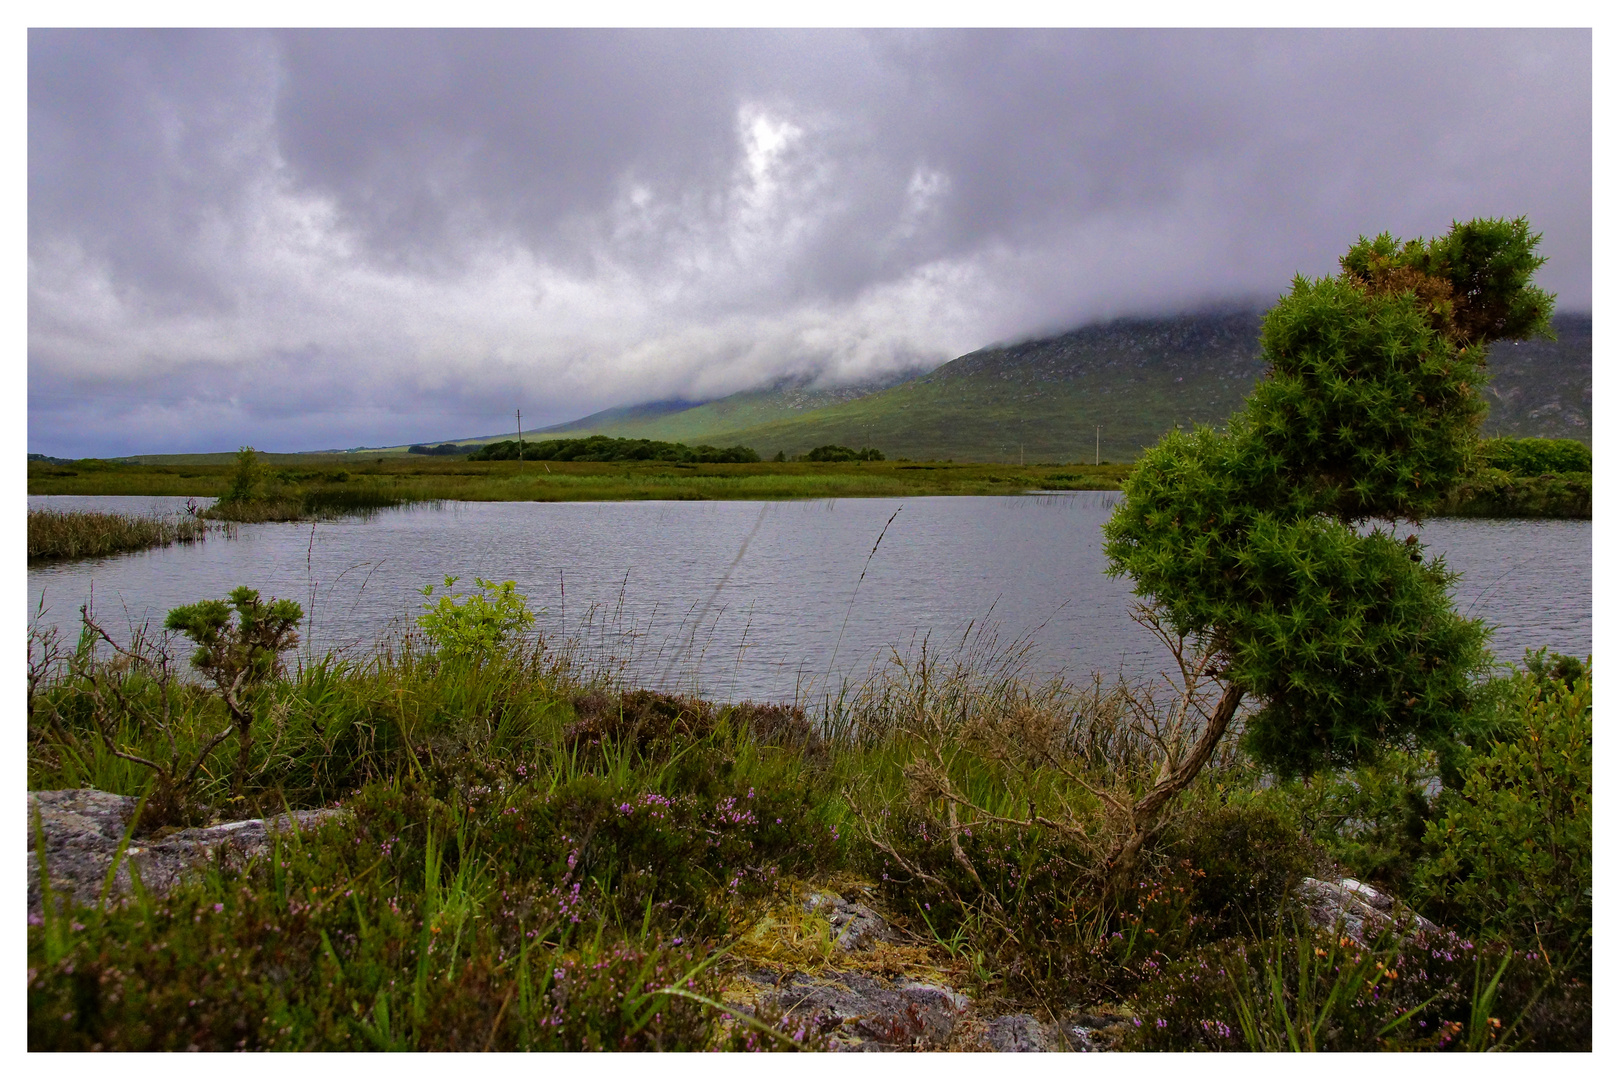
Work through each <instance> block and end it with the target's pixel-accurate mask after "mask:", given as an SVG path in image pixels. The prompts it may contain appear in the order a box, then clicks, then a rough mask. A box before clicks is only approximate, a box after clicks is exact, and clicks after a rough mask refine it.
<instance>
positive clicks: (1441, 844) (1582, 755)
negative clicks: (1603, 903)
mask: <svg viewBox="0 0 1620 1080" xmlns="http://www.w3.org/2000/svg"><path fill="white" fill-rule="evenodd" d="M1537 660H1538V663H1537V665H1536V666H1537V667H1538V668H1539V670H1531V671H1528V672H1526V673H1525V674H1523V675H1521V676H1520V677H1519V678H1518V680H1517V689H1518V695H1519V697H1518V708H1517V709H1516V710H1515V712H1516V714H1517V715H1518V716H1519V717H1520V718H1521V720H1520V726H1519V728H1518V730H1517V731H1516V732H1513V733H1512V734H1511V735H1509V736H1508V737H1505V738H1503V739H1500V740H1498V741H1494V742H1492V743H1491V744H1490V746H1489V747H1488V748H1485V749H1483V750H1481V751H1480V752H1479V753H1478V754H1477V755H1476V756H1475V757H1474V758H1473V759H1472V760H1471V761H1470V762H1469V763H1468V765H1467V766H1466V768H1465V769H1464V772H1463V785H1462V790H1461V792H1460V793H1459V795H1460V797H1458V798H1454V799H1452V800H1450V801H1449V802H1448V804H1447V806H1446V809H1445V812H1444V814H1443V815H1441V816H1440V817H1438V819H1436V820H1433V821H1431V822H1429V824H1428V831H1427V833H1426V835H1425V840H1426V842H1427V843H1428V844H1429V845H1430V846H1431V847H1432V848H1433V849H1434V851H1435V855H1434V858H1433V859H1432V860H1431V861H1429V862H1426V863H1424V864H1423V865H1422V866H1420V867H1418V869H1417V871H1416V873H1415V874H1414V884H1415V886H1416V892H1415V894H1414V899H1415V900H1416V901H1417V902H1419V903H1420V904H1422V905H1424V907H1425V910H1427V911H1430V912H1431V913H1432V914H1433V915H1434V916H1436V917H1438V918H1441V919H1444V920H1446V921H1448V922H1450V923H1451V924H1452V925H1456V926H1461V927H1468V928H1470V929H1477V930H1478V931H1479V932H1481V933H1485V934H1489V935H1491V936H1501V937H1505V938H1507V939H1509V940H1512V941H1515V942H1532V941H1533V942H1536V943H1537V948H1538V949H1539V950H1540V951H1541V952H1543V953H1551V954H1553V955H1555V956H1557V957H1559V958H1561V959H1563V960H1566V961H1572V962H1575V963H1580V962H1583V961H1584V960H1585V958H1586V957H1588V956H1589V955H1590V948H1591V938H1592V676H1591V670H1590V668H1589V667H1586V666H1582V667H1580V668H1577V669H1576V670H1574V671H1571V670H1570V667H1569V664H1568V663H1567V661H1568V660H1569V658H1567V657H1562V658H1555V659H1554V661H1552V662H1548V661H1545V660H1542V659H1540V658H1539V657H1538V658H1537ZM1566 679H1568V680H1569V681H1568V682H1566V681H1565V680H1566Z"/></svg>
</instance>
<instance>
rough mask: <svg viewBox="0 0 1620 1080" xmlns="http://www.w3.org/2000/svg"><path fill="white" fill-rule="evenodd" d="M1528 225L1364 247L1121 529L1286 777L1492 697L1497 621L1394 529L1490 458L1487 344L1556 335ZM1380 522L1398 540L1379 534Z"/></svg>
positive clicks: (1473, 226) (1182, 438)
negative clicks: (1462, 598)
mask: <svg viewBox="0 0 1620 1080" xmlns="http://www.w3.org/2000/svg"><path fill="white" fill-rule="evenodd" d="M1538 240H1539V237H1536V236H1532V235H1531V234H1530V233H1529V232H1528V228H1527V226H1526V225H1525V223H1524V222H1523V221H1522V220H1519V221H1515V222H1501V221H1474V222H1469V223H1467V224H1462V225H1456V226H1454V227H1453V229H1452V231H1451V233H1450V234H1448V235H1447V236H1445V237H1442V238H1439V239H1436V240H1433V241H1430V242H1428V243H1424V242H1422V241H1411V242H1408V243H1406V244H1404V245H1403V244H1400V243H1398V242H1396V241H1395V240H1393V239H1392V238H1390V237H1389V236H1388V235H1387V234H1386V235H1383V236H1380V237H1378V238H1377V239H1375V240H1366V239H1365V238H1363V239H1362V240H1361V241H1360V242H1359V243H1357V244H1356V245H1355V246H1354V247H1353V248H1352V249H1351V251H1350V252H1349V254H1347V255H1346V256H1345V257H1344V259H1343V260H1342V261H1341V262H1342V266H1343V272H1342V273H1341V274H1340V275H1339V276H1338V277H1336V278H1324V279H1320V280H1315V281H1312V280H1306V279H1304V278H1298V279H1296V280H1295V282H1294V285H1293V289H1292V290H1291V292H1290V293H1289V294H1288V295H1286V296H1284V297H1283V298H1282V300H1281V301H1280V302H1279V303H1278V304H1277V306H1276V307H1274V308H1273V309H1272V310H1271V311H1270V312H1269V313H1267V315H1266V317H1265V321H1264V325H1263V329H1262V333H1261V346H1262V351H1263V355H1264V358H1265V360H1266V361H1267V362H1268V364H1269V366H1270V375H1269V376H1268V378H1266V379H1265V380H1264V381H1263V382H1262V383H1261V384H1260V385H1259V386H1257V387H1256V388H1255V390H1254V392H1253V393H1252V394H1251V395H1250V397H1249V399H1248V401H1247V403H1246V404H1245V406H1244V408H1243V410H1242V411H1240V412H1239V413H1238V414H1237V415H1235V416H1234V417H1233V418H1232V421H1231V423H1230V425H1229V428H1228V430H1227V431H1226V432H1224V433H1220V434H1217V433H1216V432H1214V431H1212V430H1210V429H1207V428H1198V429H1195V430H1193V431H1191V432H1185V433H1184V432H1172V433H1171V434H1169V435H1167V436H1166V437H1165V438H1164V439H1163V440H1162V441H1161V442H1160V443H1159V444H1158V445H1157V446H1155V447H1154V448H1153V449H1151V450H1149V451H1148V452H1147V453H1146V454H1145V455H1144V456H1143V458H1142V459H1141V461H1140V463H1139V464H1138V467H1137V469H1136V471H1135V472H1133V473H1132V474H1131V477H1130V478H1129V479H1128V480H1127V481H1126V484H1125V499H1124V501H1123V502H1122V504H1121V505H1120V507H1119V508H1118V509H1117V510H1116V511H1115V513H1114V516H1113V517H1112V518H1111V519H1110V521H1109V522H1108V525H1107V526H1106V528H1105V537H1106V551H1107V554H1108V557H1109V572H1110V573H1111V574H1115V575H1121V574H1123V575H1128V576H1130V577H1132V578H1133V579H1135V582H1136V592H1137V594H1138V595H1140V596H1143V597H1145V598H1147V599H1149V600H1150V601H1151V602H1152V603H1153V604H1155V605H1156V606H1157V607H1158V609H1159V610H1160V611H1161V612H1162V613H1163V614H1164V615H1165V616H1166V617H1167V620H1168V622H1169V623H1170V624H1171V625H1172V626H1173V628H1174V629H1175V630H1176V631H1177V632H1178V633H1186V634H1191V635H1193V636H1195V637H1197V638H1200V639H1203V640H1205V641H1207V642H1208V643H1210V644H1211V645H1212V646H1213V647H1214V649H1215V651H1216V655H1217V661H1216V670H1218V671H1219V672H1220V673H1221V674H1222V675H1223V676H1224V678H1225V679H1226V680H1227V682H1228V683H1229V685H1232V686H1235V687H1237V688H1239V689H1241V690H1243V691H1244V693H1245V694H1247V695H1249V696H1250V697H1252V698H1254V699H1257V701H1258V703H1259V709H1258V711H1257V712H1256V713H1255V714H1254V715H1252V716H1251V717H1249V718H1248V720H1247V721H1246V724H1245V741H1246V746H1247V747H1248V748H1249V750H1250V751H1251V752H1252V753H1254V754H1255V755H1256V756H1257V757H1258V758H1259V759H1260V760H1261V761H1262V762H1263V763H1265V764H1267V765H1269V766H1271V767H1273V768H1276V769H1278V770H1280V771H1283V772H1299V771H1312V770H1315V769H1317V768H1320V767H1322V766H1325V765H1353V764H1356V763H1358V762H1364V761H1369V760H1371V759H1372V758H1373V757H1375V756H1376V755H1377V753H1378V752H1380V750H1381V749H1382V748H1384V747H1386V746H1389V745H1392V744H1396V743H1399V742H1400V741H1402V740H1404V739H1411V738H1416V739H1417V740H1419V741H1420V742H1427V743H1439V742H1443V741H1445V740H1446V739H1447V738H1448V737H1449V732H1451V731H1452V730H1453V728H1454V727H1455V726H1456V725H1457V723H1458V722H1459V718H1460V717H1462V716H1464V715H1465V714H1466V713H1467V712H1468V711H1469V710H1470V709H1471V708H1472V706H1473V703H1474V701H1475V697H1476V693H1477V690H1476V686H1477V683H1478V679H1479V676H1480V675H1481V673H1482V672H1483V670H1484V668H1485V665H1486V663H1487V654H1486V652H1485V648H1484V643H1485V628H1484V627H1483V625H1482V624H1481V623H1479V622H1478V621H1477V620H1468V619H1464V618H1462V617H1460V616H1459V615H1458V614H1457V613H1456V612H1455V611H1454V610H1453V609H1452V606H1451V601H1450V596H1449V589H1450V586H1451V584H1452V582H1453V581H1454V580H1455V579H1454V576H1453V575H1452V574H1450V573H1449V572H1448V571H1447V570H1446V568H1445V566H1444V564H1443V563H1442V562H1441V561H1440V560H1439V559H1432V560H1428V561H1425V560H1424V558H1423V551H1422V547H1421V545H1419V544H1418V543H1417V540H1416V538H1415V536H1410V537H1407V538H1406V540H1405V541H1402V540H1400V539H1398V538H1397V535H1396V533H1395V531H1394V529H1393V523H1394V522H1396V521H1398V520H1399V519H1410V520H1416V519H1418V518H1420V517H1421V516H1422V515H1423V514H1425V513H1429V512H1432V511H1433V510H1434V509H1435V508H1436V507H1437V506H1439V505H1441V503H1442V502H1443V500H1444V499H1445V498H1446V496H1447V495H1448V494H1449V493H1450V491H1451V490H1452V489H1453V488H1455V487H1456V485H1457V484H1458V483H1459V482H1460V481H1461V480H1462V479H1463V478H1464V477H1465V476H1466V475H1468V473H1469V472H1470V471H1471V469H1472V467H1473V464H1474V462H1475V460H1476V459H1477V457H1478V427H1479V422H1480V419H1481V417H1482V416H1483V414H1484V411H1485V406H1484V404H1483V402H1482V400H1481V398H1480V396H1479V393H1478V387H1479V386H1480V385H1481V384H1482V382H1483V380H1484V355H1485V349H1486V346H1487V345H1489V343H1490V342H1491V341H1493V340H1496V339H1498V338H1501V337H1503V336H1508V335H1527V334H1533V333H1545V332H1547V327H1548V319H1549V317H1550V315H1551V299H1550V297H1548V296H1547V295H1546V294H1545V293H1543V292H1541V291H1540V290H1538V289H1535V288H1534V287H1532V286H1530V285H1529V284H1528V278H1529V275H1530V273H1532V272H1533V271H1534V270H1535V268H1536V267H1538V266H1539V265H1540V264H1541V261H1542V260H1541V259H1540V257H1539V256H1536V255H1535V254H1534V249H1535V246H1536V243H1537V242H1538ZM1372 518H1379V519H1383V520H1386V521H1389V522H1391V523H1392V524H1391V528H1390V529H1389V530H1388V531H1386V530H1384V529H1376V528H1374V529H1366V528H1364V527H1363V528H1358V526H1360V525H1362V523H1364V522H1365V521H1367V520H1368V519H1372Z"/></svg>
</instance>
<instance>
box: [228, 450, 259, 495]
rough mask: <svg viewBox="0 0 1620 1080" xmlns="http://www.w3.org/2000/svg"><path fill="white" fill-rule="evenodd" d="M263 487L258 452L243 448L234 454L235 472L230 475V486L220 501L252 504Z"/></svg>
mask: <svg viewBox="0 0 1620 1080" xmlns="http://www.w3.org/2000/svg"><path fill="white" fill-rule="evenodd" d="M263 485H264V466H263V465H262V464H260V462H259V455H258V452H257V451H255V450H254V449H253V447H251V446H244V447H242V448H241V449H240V450H238V451H237V452H236V470H235V471H234V472H232V473H231V486H230V489H229V490H228V491H226V493H225V497H224V498H223V499H221V500H220V501H221V502H228V503H245V502H252V501H253V500H254V499H256V498H258V496H259V489H260V488H261V487H263Z"/></svg>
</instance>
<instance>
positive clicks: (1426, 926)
mask: <svg viewBox="0 0 1620 1080" xmlns="http://www.w3.org/2000/svg"><path fill="white" fill-rule="evenodd" d="M1296 895H1297V897H1298V899H1299V902H1300V905H1301V907H1302V908H1303V909H1304V911H1305V917H1306V919H1307V920H1308V921H1309V922H1310V924H1311V925H1312V926H1316V927H1320V928H1322V929H1324V930H1331V929H1334V928H1339V929H1340V930H1342V932H1343V933H1344V935H1345V936H1346V937H1349V938H1350V939H1351V940H1353V941H1356V942H1358V943H1360V944H1362V945H1365V944H1367V943H1369V942H1370V941H1374V940H1376V939H1377V938H1378V936H1379V935H1380V934H1382V933H1383V932H1384V931H1385V930H1391V931H1393V932H1394V933H1396V934H1397V935H1400V934H1402V932H1403V931H1409V930H1415V931H1417V932H1419V933H1424V934H1432V933H1435V932H1437V931H1439V929H1440V928H1439V927H1438V926H1436V925H1435V924H1434V923H1432V922H1430V921H1429V920H1428V919H1425V918H1424V917H1423V916H1421V915H1419V914H1417V913H1416V912H1415V911H1412V910H1410V909H1408V908H1407V907H1406V906H1405V905H1404V904H1401V903H1400V902H1399V901H1397V900H1396V899H1395V898H1394V897H1391V896H1387V895H1385V894H1384V893H1381V892H1379V891H1378V890H1377V889H1375V888H1373V887H1372V886H1371V885H1368V884H1366V883H1364V882H1360V881H1357V880H1356V879H1355V878H1341V879H1340V880H1339V881H1337V882H1332V881H1322V880H1321V879H1319V878H1306V879H1304V880H1303V881H1301V882H1300V883H1299V889H1298V890H1297V893H1296Z"/></svg>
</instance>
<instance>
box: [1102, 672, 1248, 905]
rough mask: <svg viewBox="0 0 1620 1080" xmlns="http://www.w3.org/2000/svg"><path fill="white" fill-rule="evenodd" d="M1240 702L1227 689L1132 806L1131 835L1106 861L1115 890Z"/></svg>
mask: <svg viewBox="0 0 1620 1080" xmlns="http://www.w3.org/2000/svg"><path fill="white" fill-rule="evenodd" d="M1242 700H1243V690H1242V689H1241V688H1240V687H1237V686H1231V685H1229V686H1227V688H1226V692H1225V693H1223V694H1222V695H1221V700H1220V701H1219V702H1217V703H1216V705H1215V712H1214V714H1213V715H1212V716H1211V717H1210V718H1209V724H1208V725H1207V726H1206V727H1205V728H1204V732H1203V734H1202V735H1200V736H1199V737H1198V741H1197V742H1196V743H1194V744H1193V745H1192V748H1191V749H1190V750H1188V752H1187V753H1186V754H1184V755H1182V758H1181V760H1180V761H1178V762H1175V763H1174V764H1172V763H1171V762H1169V761H1166V762H1165V767H1164V768H1163V769H1161V770H1160V771H1159V778H1158V780H1157V781H1155V782H1154V785H1153V786H1152V787H1151V788H1149V789H1148V791H1147V794H1145V795H1143V796H1142V797H1141V798H1140V799H1138V800H1137V801H1136V804H1135V805H1134V806H1132V807H1131V831H1130V834H1129V835H1127V836H1126V837H1125V838H1124V839H1123V840H1121V841H1120V842H1119V844H1118V845H1117V846H1116V847H1115V849H1114V852H1113V854H1112V855H1111V856H1110V857H1109V859H1108V870H1109V879H1110V883H1111V885H1112V887H1113V888H1114V889H1116V890H1117V889H1120V888H1123V887H1128V886H1129V885H1130V881H1131V878H1132V877H1133V876H1135V874H1136V864H1137V859H1138V857H1139V856H1140V855H1141V853H1142V845H1143V844H1144V843H1146V842H1147V838H1148V837H1149V836H1151V835H1152V834H1153V830H1154V828H1155V827H1156V826H1157V825H1158V823H1159V817H1160V816H1161V815H1162V814H1163V813H1164V809H1165V807H1166V806H1168V805H1169V804H1170V800H1171V799H1173V798H1175V797H1176V796H1177V795H1179V794H1180V793H1181V792H1182V791H1183V790H1184V789H1185V788H1186V787H1187V786H1188V785H1189V784H1191V783H1192V782H1193V780H1195V779H1196V778H1197V777H1198V774H1199V772H1201V771H1202V770H1203V768H1204V766H1205V765H1207V764H1209V759H1210V758H1211V757H1213V756H1214V755H1215V748H1216V747H1217V746H1219V745H1220V741H1221V737H1222V736H1224V735H1225V734H1226V729H1227V727H1228V726H1229V725H1230V724H1231V723H1232V717H1233V716H1235V715H1237V707H1238V704H1239V702H1241V701H1242Z"/></svg>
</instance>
